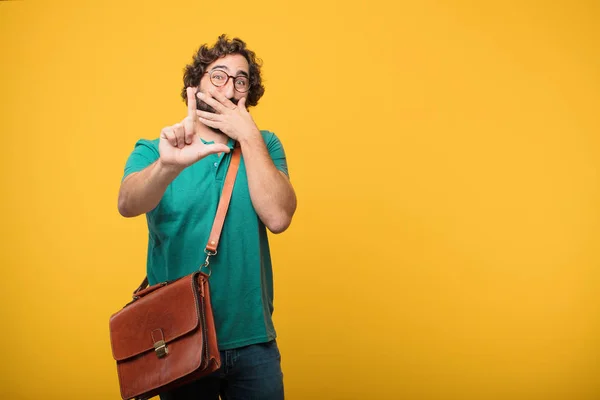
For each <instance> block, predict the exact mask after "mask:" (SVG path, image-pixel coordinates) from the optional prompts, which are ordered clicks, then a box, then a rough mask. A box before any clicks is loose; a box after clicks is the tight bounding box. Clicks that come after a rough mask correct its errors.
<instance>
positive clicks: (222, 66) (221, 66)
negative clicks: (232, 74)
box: [211, 65, 250, 78]
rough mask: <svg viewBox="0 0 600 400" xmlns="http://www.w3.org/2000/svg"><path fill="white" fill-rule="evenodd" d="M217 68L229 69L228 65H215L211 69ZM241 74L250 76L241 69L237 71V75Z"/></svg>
mask: <svg viewBox="0 0 600 400" xmlns="http://www.w3.org/2000/svg"><path fill="white" fill-rule="evenodd" d="M215 69H224V70H227V71H229V68H227V65H215V66H214V67H212V68H211V71H214V70H215ZM239 75H243V76H245V77H246V78H249V77H250V76H249V75H248V73H247V72H246V71H241V70H240V71H238V72H237V73H236V76H239Z"/></svg>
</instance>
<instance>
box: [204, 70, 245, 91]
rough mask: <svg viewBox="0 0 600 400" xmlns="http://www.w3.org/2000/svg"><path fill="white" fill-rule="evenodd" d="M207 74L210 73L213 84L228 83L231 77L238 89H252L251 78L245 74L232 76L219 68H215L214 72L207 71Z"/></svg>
mask: <svg viewBox="0 0 600 400" xmlns="http://www.w3.org/2000/svg"><path fill="white" fill-rule="evenodd" d="M206 74H208V76H209V78H210V81H211V82H212V84H213V85H215V86H217V87H220V86H225V85H227V82H229V78H233V87H234V89H235V90H236V91H238V92H240V93H246V92H247V91H248V89H250V80H249V79H248V78H247V77H245V76H243V75H238V76H231V75H229V74H227V73H226V72H225V71H221V70H219V69H215V70H214V71H212V72H206Z"/></svg>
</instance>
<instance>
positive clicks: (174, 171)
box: [156, 158, 185, 179]
mask: <svg viewBox="0 0 600 400" xmlns="http://www.w3.org/2000/svg"><path fill="white" fill-rule="evenodd" d="M184 168H185V167H182V166H180V165H174V164H165V162H164V161H162V160H161V159H160V158H159V159H158V161H157V162H156V172H157V173H158V174H159V175H162V176H167V177H169V178H172V179H175V177H176V176H177V175H179V174H180V173H181V171H183V170H184Z"/></svg>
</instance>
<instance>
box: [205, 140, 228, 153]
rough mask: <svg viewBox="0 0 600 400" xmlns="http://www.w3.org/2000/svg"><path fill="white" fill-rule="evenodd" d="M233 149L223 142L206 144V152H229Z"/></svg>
mask: <svg viewBox="0 0 600 400" xmlns="http://www.w3.org/2000/svg"><path fill="white" fill-rule="evenodd" d="M230 151H231V149H230V148H229V147H228V146H226V145H224V144H221V143H215V144H207V145H205V146H204V152H205V154H216V153H229V152H230Z"/></svg>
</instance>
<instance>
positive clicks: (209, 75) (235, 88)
mask: <svg viewBox="0 0 600 400" xmlns="http://www.w3.org/2000/svg"><path fill="white" fill-rule="evenodd" d="M215 72H220V73H222V74H225V76H227V80H226V81H225V83H223V84H221V85H216V84H215V83H214V82H213V80H212V74H214V73H215ZM205 74H208V79H209V80H210V83H212V84H213V85H214V86H216V87H223V86H225V85H227V83H228V82H229V79H231V78H233V79H234V82H233V89H234V90H235V91H236V92H238V93H248V91H249V90H250V78H248V77H247V76H246V75H237V76H233V75H229V74H228V73H227V72H225V71H223V70H222V69H213V70H212V71H206V72H205ZM240 77H242V78H245V79H246V80H248V89H246V90H244V91H241V90H239V89H238V88H237V87H235V79H236V78H240Z"/></svg>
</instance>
